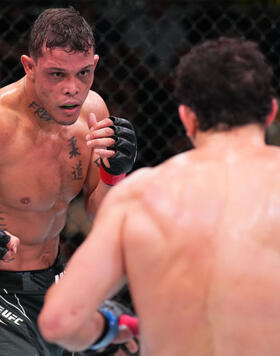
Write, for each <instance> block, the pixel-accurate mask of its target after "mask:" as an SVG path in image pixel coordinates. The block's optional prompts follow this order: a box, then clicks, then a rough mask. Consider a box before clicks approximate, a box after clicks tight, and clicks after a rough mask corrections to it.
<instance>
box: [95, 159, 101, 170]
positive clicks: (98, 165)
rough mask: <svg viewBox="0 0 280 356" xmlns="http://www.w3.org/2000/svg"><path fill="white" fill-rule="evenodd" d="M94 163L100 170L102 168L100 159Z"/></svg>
mask: <svg viewBox="0 0 280 356" xmlns="http://www.w3.org/2000/svg"><path fill="white" fill-rule="evenodd" d="M94 163H95V164H96V165H97V167H98V168H100V157H99V158H97V159H96V160H95V161H94Z"/></svg>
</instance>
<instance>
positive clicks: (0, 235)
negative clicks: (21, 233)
mask: <svg viewBox="0 0 280 356" xmlns="http://www.w3.org/2000/svg"><path fill="white" fill-rule="evenodd" d="M10 240H11V236H9V235H8V234H6V232H5V231H4V230H0V260H1V259H3V257H4V256H5V254H6V253H7V252H8V249H7V244H8V243H9V242H10Z"/></svg>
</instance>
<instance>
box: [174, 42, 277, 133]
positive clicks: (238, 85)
mask: <svg viewBox="0 0 280 356" xmlns="http://www.w3.org/2000/svg"><path fill="white" fill-rule="evenodd" d="M272 77H273V72H272V69H271V67H270V66H269V65H268V64H267V63H266V61H265V58H264V55H263V54H262V53H261V52H260V50H259V48H258V46H257V44H256V43H255V42H252V41H248V40H245V39H241V38H226V37H220V38H218V39H216V40H208V41H205V42H204V43H202V44H199V45H196V46H194V47H193V48H192V49H191V51H190V52H189V53H188V54H186V55H185V56H184V57H183V58H182V59H181V61H180V63H179V65H178V67H177V70H176V81H175V95H176V97H177V99H178V100H179V103H180V104H185V105H187V106H189V107H190V108H191V109H192V110H193V111H194V112H195V113H196V115H197V117H198V125H199V129H200V130H201V131H207V130H209V129H212V128H215V129H219V128H220V129H224V130H228V129H231V128H232V127H235V126H242V125H246V124H249V123H260V124H265V120H266V116H267V115H268V113H269V112H270V109H271V99H272V97H273V95H274V89H273V87H272Z"/></svg>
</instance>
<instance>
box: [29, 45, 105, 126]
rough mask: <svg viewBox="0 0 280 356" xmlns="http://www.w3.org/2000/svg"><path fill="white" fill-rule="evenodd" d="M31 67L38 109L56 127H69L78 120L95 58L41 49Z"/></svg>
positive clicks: (90, 81)
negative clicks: (42, 108)
mask: <svg viewBox="0 0 280 356" xmlns="http://www.w3.org/2000/svg"><path fill="white" fill-rule="evenodd" d="M42 52H43V56H41V57H39V58H38V60H37V62H36V63H35V67H34V86H35V92H36V95H37V98H38V100H39V101H40V103H39V104H40V105H42V106H43V107H44V109H45V110H46V111H47V112H48V114H49V116H50V117H51V118H52V119H53V120H54V121H55V122H57V123H58V124H61V125H71V124H73V123H74V122H75V121H76V120H77V119H78V117H79V114H80V111H81V108H82V105H83V103H84V101H85V99H86V97H87V95H88V92H89V90H90V87H91V85H92V83H93V78H94V70H95V67H96V65H97V62H98V56H97V55H94V52H93V49H91V50H90V52H89V53H84V52H67V51H65V49H63V48H55V49H52V50H49V49H46V48H43V51H42Z"/></svg>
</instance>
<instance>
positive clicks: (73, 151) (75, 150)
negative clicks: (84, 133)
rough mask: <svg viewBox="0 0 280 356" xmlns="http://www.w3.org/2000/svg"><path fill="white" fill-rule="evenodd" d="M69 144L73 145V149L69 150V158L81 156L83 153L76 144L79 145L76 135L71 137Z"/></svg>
mask: <svg viewBox="0 0 280 356" xmlns="http://www.w3.org/2000/svg"><path fill="white" fill-rule="evenodd" d="M68 141H69V145H70V147H71V151H70V152H69V158H70V159H71V158H73V157H76V156H80V155H81V153H80V152H79V148H78V147H77V146H76V145H77V140H76V138H75V136H73V137H71V138H70V139H69V140H68Z"/></svg>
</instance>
